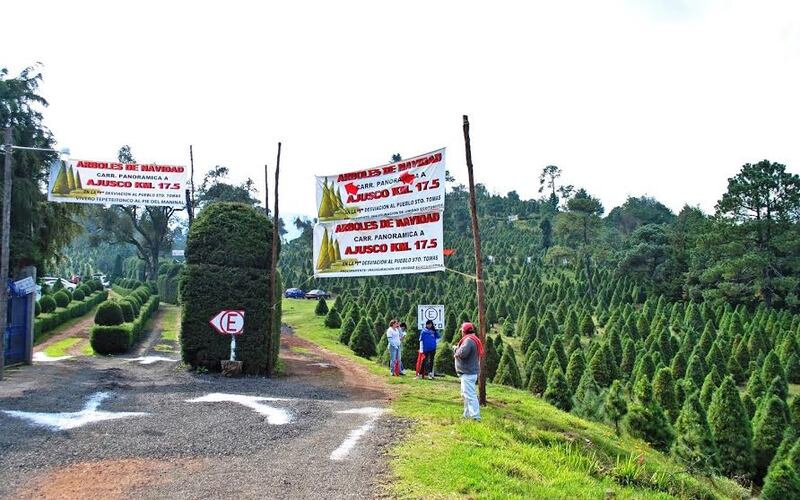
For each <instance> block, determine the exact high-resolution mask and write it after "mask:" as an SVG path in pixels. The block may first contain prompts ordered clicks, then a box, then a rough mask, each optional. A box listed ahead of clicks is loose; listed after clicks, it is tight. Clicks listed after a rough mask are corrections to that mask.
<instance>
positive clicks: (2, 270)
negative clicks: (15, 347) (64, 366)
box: [0, 126, 14, 380]
mask: <svg viewBox="0 0 800 500" xmlns="http://www.w3.org/2000/svg"><path fill="white" fill-rule="evenodd" d="M4 135H5V141H4V142H5V149H4V151H5V154H6V158H5V162H4V168H3V235H2V239H0V380H3V375H4V372H5V366H6V343H5V334H6V326H8V325H7V320H8V318H7V317H6V316H7V314H8V285H7V281H8V251H9V241H10V238H11V181H12V175H13V174H12V169H11V155H12V143H13V142H14V137H13V135H12V134H11V127H10V126H8V127H6V129H5V134H4Z"/></svg>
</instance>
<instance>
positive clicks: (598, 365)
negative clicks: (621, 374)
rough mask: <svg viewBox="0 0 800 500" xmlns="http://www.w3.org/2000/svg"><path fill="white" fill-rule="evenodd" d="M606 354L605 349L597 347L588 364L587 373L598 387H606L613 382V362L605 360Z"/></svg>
mask: <svg viewBox="0 0 800 500" xmlns="http://www.w3.org/2000/svg"><path fill="white" fill-rule="evenodd" d="M607 354H608V350H607V349H604V348H603V347H599V348H598V349H597V351H596V352H595V354H594V356H593V357H592V360H591V361H590V362H589V373H591V374H592V377H594V380H595V382H597V385H599V386H600V387H608V386H610V385H611V382H613V381H614V374H613V373H612V371H611V364H612V362H613V361H612V360H610V359H608V358H607Z"/></svg>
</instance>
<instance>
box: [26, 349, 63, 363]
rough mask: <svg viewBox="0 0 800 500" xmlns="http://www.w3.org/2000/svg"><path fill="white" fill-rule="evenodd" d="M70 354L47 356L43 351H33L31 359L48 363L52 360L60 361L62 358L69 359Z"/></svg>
mask: <svg viewBox="0 0 800 500" xmlns="http://www.w3.org/2000/svg"><path fill="white" fill-rule="evenodd" d="M70 358H72V356H48V355H47V354H45V353H44V352H41V351H39V352H35V353H33V360H34V361H35V362H37V363H50V362H53V361H61V360H63V359H70Z"/></svg>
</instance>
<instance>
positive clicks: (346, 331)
mask: <svg viewBox="0 0 800 500" xmlns="http://www.w3.org/2000/svg"><path fill="white" fill-rule="evenodd" d="M355 329H356V322H355V321H354V320H353V317H352V316H347V317H346V318H345V319H344V324H343V325H342V329H341V330H340V331H339V342H341V343H342V344H344V345H350V336H351V335H352V334H353V332H354V331H355Z"/></svg>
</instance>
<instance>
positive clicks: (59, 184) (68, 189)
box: [47, 160, 189, 207]
mask: <svg viewBox="0 0 800 500" xmlns="http://www.w3.org/2000/svg"><path fill="white" fill-rule="evenodd" d="M188 176H189V172H188V169H187V168H185V167H182V166H177V165H152V164H139V163H116V162H102V161H85V160H57V161H55V162H53V164H52V165H51V166H50V177H49V182H48V190H47V193H48V194H47V199H48V200H49V201H53V202H56V203H93V204H101V205H140V206H143V205H149V206H170V207H183V206H184V205H185V204H186V198H185V194H184V190H185V189H186V186H187V179H188Z"/></svg>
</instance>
